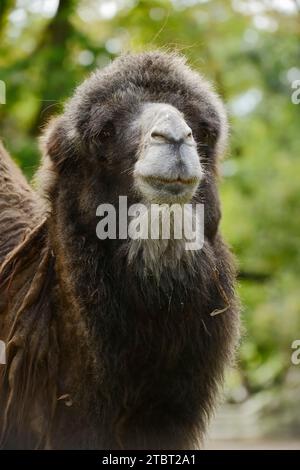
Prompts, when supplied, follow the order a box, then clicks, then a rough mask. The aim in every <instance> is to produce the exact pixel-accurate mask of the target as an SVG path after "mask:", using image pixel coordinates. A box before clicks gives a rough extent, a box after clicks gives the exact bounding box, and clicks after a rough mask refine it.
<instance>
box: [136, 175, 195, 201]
mask: <svg viewBox="0 0 300 470" xmlns="http://www.w3.org/2000/svg"><path fill="white" fill-rule="evenodd" d="M136 178H137V181H136V182H137V186H138V188H139V189H140V191H141V192H142V194H144V196H145V197H146V199H148V200H149V201H152V202H155V203H164V202H166V203H175V202H184V203H186V202H190V200H191V199H192V197H193V195H194V193H195V191H196V189H197V187H198V185H199V182H200V178H198V177H197V176H193V177H189V178H185V177H182V176H179V177H177V178H165V177H164V176H156V175H150V176H148V175H147V176H145V175H142V174H140V173H139V174H136Z"/></svg>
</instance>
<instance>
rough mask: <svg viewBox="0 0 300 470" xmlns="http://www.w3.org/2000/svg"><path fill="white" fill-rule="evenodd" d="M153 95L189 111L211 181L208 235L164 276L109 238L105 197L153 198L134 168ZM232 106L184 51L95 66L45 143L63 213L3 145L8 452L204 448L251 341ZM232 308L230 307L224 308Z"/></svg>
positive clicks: (0, 287) (2, 333)
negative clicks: (234, 225)
mask: <svg viewBox="0 0 300 470" xmlns="http://www.w3.org/2000/svg"><path fill="white" fill-rule="evenodd" d="M145 102H165V103H169V104H171V105H173V106H175V107H176V108H177V109H179V110H180V111H181V112H182V113H183V114H184V116H185V119H186V122H187V123H188V125H189V126H190V127H191V129H192V130H193V134H194V137H195V140H196V142H197V144H198V149H199V153H200V155H201V161H202V164H203V166H204V168H205V179H204V180H203V181H202V182H201V185H200V188H199V191H198V193H197V195H196V196H195V201H194V202H197V201H198V202H204V204H205V244H204V247H203V249H202V250H201V251H200V252H199V253H198V254H197V255H196V258H195V261H194V264H193V266H191V265H189V263H188V262H187V261H186V260H183V261H182V262H181V263H179V264H178V269H175V270H174V269H168V266H167V265H166V266H165V267H164V269H163V271H162V273H161V276H160V280H159V283H158V282H157V279H156V278H155V277H154V276H151V273H149V272H147V271H145V266H143V259H142V257H138V256H137V257H136V259H135V262H134V263H131V264H130V263H128V262H127V261H128V260H127V254H128V243H129V241H128V240H105V241H99V240H98V239H97V238H96V236H95V227H96V223H97V220H96V216H95V214H96V207H97V206H98V205H99V204H100V203H102V202H110V203H112V204H115V203H116V202H117V198H118V196H119V195H127V196H128V199H129V203H133V202H138V200H139V199H138V195H137V194H136V192H135V191H133V189H132V188H133V186H134V185H133V176H132V168H133V165H134V163H135V159H136V154H137V149H138V146H139V141H140V135H136V133H134V134H132V132H131V131H130V126H129V125H128V123H130V122H132V120H133V119H134V118H135V117H136V115H137V113H138V110H139V107H140V106H141V104H143V103H145ZM225 136H226V120H225V115H224V112H223V108H222V105H221V104H220V101H219V100H218V98H217V96H216V95H215V94H214V93H213V92H212V91H211V89H210V87H209V86H208V85H207V83H206V82H205V81H204V80H203V79H202V77H200V76H199V75H197V74H196V73H194V72H192V71H191V70H190V69H189V68H188V67H187V66H186V65H185V63H184V61H183V60H182V59H181V58H178V57H177V56H175V55H169V54H163V53H158V52H154V53H145V54H140V55H136V56H131V55H127V56H124V57H122V58H120V59H118V60H117V61H115V62H114V63H113V64H112V65H110V66H109V67H107V68H106V69H104V70H103V71H99V72H96V73H95V74H93V75H92V76H91V77H90V78H89V79H88V80H87V81H86V82H85V83H84V84H83V85H81V86H80V87H79V88H78V90H77V91H76V93H75V96H74V97H73V98H72V100H71V101H70V102H69V104H68V105H67V107H66V110H65V113H64V115H63V116H61V117H59V118H57V119H56V120H55V121H53V122H52V123H51V125H50V127H49V129H48V130H47V132H46V134H45V137H44V144H43V145H44V149H45V156H44V163H43V165H42V169H41V171H40V176H41V180H42V183H41V185H42V190H43V193H44V198H46V199H47V200H48V203H47V205H48V209H47V212H46V213H45V214H44V216H45V218H44V219H43V217H42V215H41V211H40V203H39V201H38V197H37V196H36V194H35V193H33V191H32V190H31V189H30V188H29V187H28V186H27V184H26V182H25V181H24V179H23V178H22V177H21V175H20V174H19V172H17V170H16V169H15V168H14V167H13V165H12V162H11V160H10V159H9V157H8V156H7V154H6V153H5V151H4V150H3V149H2V148H1V149H0V152H1V153H0V165H1V166H0V180H1V189H0V211H1V235H0V258H2V261H3V263H2V266H1V271H0V294H1V302H0V339H3V340H5V341H6V343H7V345H8V346H7V365H6V367H3V366H0V373H1V377H0V438H1V446H2V448H52V449H53V448H104V449H120V448H121V449H122V448H135V449H137V448H141V449H183V448H186V449H188V448H193V447H195V446H197V445H198V443H199V440H201V439H202V437H203V433H204V431H205V428H206V425H207V421H208V418H209V416H210V415H211V413H212V410H213V407H214V405H215V401H216V395H217V390H218V388H219V386H220V384H222V380H223V373H224V368H225V366H226V365H227V364H229V363H230V362H231V360H232V356H233V352H234V349H235V345H236V341H237V338H238V329H239V320H238V309H237V304H236V300H235V296H234V280H235V272H234V268H233V264H232V260H231V257H230V255H229V252H228V250H227V248H226V246H225V245H224V243H223V242H222V240H221V237H220V234H219V232H218V225H219V219H220V208H219V200H218V193H217V187H216V179H217V156H218V153H219V152H220V151H221V147H222V146H223V143H224V140H225ZM218 313H219V314H218Z"/></svg>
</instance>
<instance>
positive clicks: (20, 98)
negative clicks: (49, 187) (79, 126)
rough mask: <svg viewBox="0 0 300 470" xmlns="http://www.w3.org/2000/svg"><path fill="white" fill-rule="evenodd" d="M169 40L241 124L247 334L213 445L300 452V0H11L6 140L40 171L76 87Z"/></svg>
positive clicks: (237, 164) (238, 214)
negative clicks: (43, 151)
mask: <svg viewBox="0 0 300 470" xmlns="http://www.w3.org/2000/svg"><path fill="white" fill-rule="evenodd" d="M156 47H159V48H163V49H165V50H177V51H179V52H181V53H182V54H184V55H185V56H186V57H187V59H188V61H189V63H190V64H191V65H192V67H194V68H196V69H197V70H199V71H200V72H202V73H203V74H205V75H206V76H207V77H208V78H209V79H211V80H212V81H213V82H214V83H215V86H216V89H217V90H218V92H219V93H220V94H221V96H222V97H223V99H224V100H225V102H226V103H227V108H228V112H229V116H230V121H231V145H230V148H229V150H228V152H227V158H226V159H225V160H224V162H223V163H222V175H223V178H222V182H221V193H222V194H221V196H222V202H223V221H222V229H223V232H224V235H225V236H226V239H227V240H228V242H229V243H230V244H231V246H232V248H233V250H234V252H235V254H236V257H237V259H238V263H239V293H240V297H241V301H242V305H243V313H242V316H243V324H244V330H245V331H244V338H243V341H242V343H241V347H240V351H239V358H238V363H237V368H236V370H234V371H231V372H229V373H228V377H227V385H226V402H225V404H224V405H223V407H221V408H220V410H219V411H218V413H217V416H216V418H215V420H214V421H213V423H212V427H211V431H210V438H209V439H208V443H207V446H208V448H214V447H222V446H223V447H225V448H253V447H258V448H264V447H265V448H268V447H273V448H278V447H281V448H282V447H296V448H300V365H298V366H297V365H293V364H292V362H291V354H292V352H293V350H292V349H291V345H292V343H293V341H294V340H296V339H300V293H299V292H300V249H299V248H300V240H299V238H300V216H299V202H300V158H299V157H300V155H299V149H300V104H299V105H296V104H293V103H292V100H291V95H292V92H293V89H292V85H293V83H294V82H295V81H296V80H300V2H299V0H264V1H263V0H261V1H256V0H156V1H146V0H103V1H101V0H100V1H99V0H98V1H97V0H61V1H59V0H0V79H1V80H2V81H4V82H5V84H6V89H7V94H6V104H0V135H1V138H2V140H3V142H4V144H5V145H6V146H7V147H8V149H9V150H10V152H11V153H12V155H13V156H14V158H15V159H16V161H17V162H18V163H19V164H20V166H21V167H22V169H23V170H24V172H25V173H26V175H27V176H28V177H29V178H30V177H31V176H32V174H33V172H34V170H35V169H36V167H37V164H38V161H39V150H38V144H37V141H38V139H37V137H38V135H39V134H40V132H41V129H42V127H43V125H44V124H45V122H47V120H48V119H49V117H50V116H51V115H52V114H55V113H58V112H59V111H60V110H61V105H62V103H63V102H64V100H65V99H66V98H67V97H68V96H70V95H71V94H72V91H73V89H74V87H75V86H76V85H77V84H79V83H80V82H81V81H82V80H83V79H84V78H85V77H86V76H87V75H88V74H89V72H90V71H91V70H93V69H94V68H95V67H100V68H101V67H104V66H105V65H106V64H108V63H109V62H110V61H111V60H112V59H113V58H114V57H115V56H117V55H119V54H120V53H122V52H126V51H140V50H145V49H152V48H156ZM0 216H1V215H0Z"/></svg>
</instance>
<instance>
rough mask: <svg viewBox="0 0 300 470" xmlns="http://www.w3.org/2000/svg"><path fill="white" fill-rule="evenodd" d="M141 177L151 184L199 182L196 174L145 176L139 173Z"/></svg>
mask: <svg viewBox="0 0 300 470" xmlns="http://www.w3.org/2000/svg"><path fill="white" fill-rule="evenodd" d="M139 177H140V178H142V179H143V180H144V181H146V182H147V183H150V184H156V183H157V184H161V185H183V186H194V185H195V184H198V182H199V178H198V177H196V176H193V177H191V178H182V177H180V176H179V177H178V178H176V179H175V178H164V177H162V176H154V175H150V176H144V175H139Z"/></svg>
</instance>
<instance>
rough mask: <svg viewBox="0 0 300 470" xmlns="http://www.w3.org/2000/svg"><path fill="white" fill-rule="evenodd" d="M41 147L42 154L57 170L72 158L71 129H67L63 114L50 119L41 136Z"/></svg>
mask: <svg viewBox="0 0 300 470" xmlns="http://www.w3.org/2000/svg"><path fill="white" fill-rule="evenodd" d="M73 140H74V139H73ZM41 147H42V151H43V154H44V155H45V156H48V157H49V158H50V160H51V161H52V163H53V164H54V166H55V168H57V169H58V170H62V169H63V168H64V167H65V164H66V163H67V161H68V160H69V159H70V158H72V154H73V152H74V148H75V146H74V145H73V141H72V131H70V129H68V125H66V123H65V120H64V117H63V116H61V117H57V118H54V119H52V120H51V121H50V123H49V124H48V126H47V128H46V130H45V132H44V134H43V136H42V138H41Z"/></svg>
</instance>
